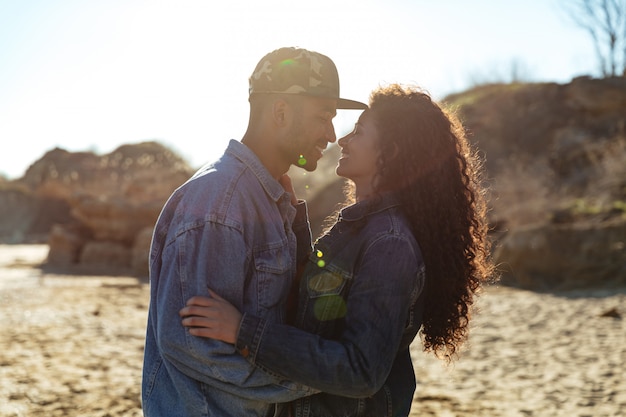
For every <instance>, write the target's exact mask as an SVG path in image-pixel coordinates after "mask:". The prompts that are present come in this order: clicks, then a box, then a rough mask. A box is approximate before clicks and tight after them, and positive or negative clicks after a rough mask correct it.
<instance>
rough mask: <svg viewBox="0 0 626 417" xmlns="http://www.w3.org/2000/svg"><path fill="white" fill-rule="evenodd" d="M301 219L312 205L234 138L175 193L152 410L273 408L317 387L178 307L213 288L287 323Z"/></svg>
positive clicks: (158, 246) (159, 246)
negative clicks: (260, 364) (300, 201)
mask: <svg viewBox="0 0 626 417" xmlns="http://www.w3.org/2000/svg"><path fill="white" fill-rule="evenodd" d="M296 215H298V216H299V219H295V217H296ZM294 221H295V224H304V227H306V228H308V221H307V220H306V207H305V206H304V207H300V210H299V211H298V210H297V209H295V208H294V207H293V206H292V205H291V203H290V198H289V195H288V194H287V193H285V191H284V190H283V188H282V187H281V185H280V184H279V183H278V182H277V181H276V180H275V179H274V178H273V177H272V176H271V175H270V174H269V172H268V171H267V170H266V169H265V168H264V167H263V165H262V164H261V163H260V161H259V160H258V158H257V157H256V156H255V155H254V153H253V152H252V151H250V150H249V149H248V148H247V147H246V146H245V145H243V144H241V143H240V142H237V141H234V140H233V141H231V142H230V143H229V146H228V148H227V150H226V152H225V154H224V155H223V157H222V158H221V159H220V160H218V161H217V162H215V163H213V164H211V165H207V166H205V167H203V168H201V169H200V170H199V171H198V172H197V173H196V174H195V175H194V176H193V177H192V178H191V179H190V180H189V181H187V182H186V183H185V184H184V185H182V186H181V187H180V188H179V189H177V190H176V191H175V192H174V193H173V194H172V196H171V197H170V198H169V200H168V202H167V203H166V205H165V206H164V208H163V210H162V212H161V215H160V216H159V220H158V221H157V224H156V227H155V230H154V235H153V240H152V247H151V250H150V309H149V315H148V326H147V335H146V346H145V354H144V367H143V382H142V402H143V409H144V414H145V415H146V416H150V417H153V416H167V417H171V416H244V415H245V416H266V415H268V413H269V414H271V413H272V412H273V409H274V406H273V405H272V403H274V402H285V401H290V400H293V399H295V398H299V397H302V396H303V395H307V394H311V393H314V392H317V391H314V390H312V389H310V388H308V387H303V386H300V385H298V384H295V383H293V382H290V381H287V380H285V379H283V378H278V377H276V376H275V375H271V374H269V373H267V372H264V371H262V370H260V369H258V368H257V367H255V366H254V365H253V364H251V363H249V362H248V361H246V360H245V359H244V358H243V357H242V356H241V355H239V354H236V351H235V348H234V346H233V345H230V344H227V343H223V342H219V341H215V340H211V339H206V338H201V337H195V336H191V335H190V334H189V332H188V331H187V330H186V329H185V328H184V327H183V326H182V324H181V318H180V317H179V315H178V311H179V310H180V309H181V308H182V307H184V305H185V303H186V301H187V300H188V299H189V298H191V297H192V296H195V295H208V291H207V287H208V288H211V289H213V290H215V291H216V292H217V293H218V294H220V295H221V296H222V297H224V298H225V299H227V300H229V301H230V302H231V303H233V304H234V305H235V306H236V307H237V308H238V309H239V310H240V311H242V312H245V313H248V314H254V315H256V316H258V317H260V318H262V319H263V320H267V322H269V323H282V322H283V321H284V320H285V314H286V300H287V295H288V292H289V288H290V286H291V285H292V280H293V277H294V276H295V271H296V237H295V234H294V230H293V229H292V226H293V225H294ZM308 246H309V247H310V243H309V245H308Z"/></svg>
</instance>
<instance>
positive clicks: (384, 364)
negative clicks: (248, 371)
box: [236, 236, 421, 397]
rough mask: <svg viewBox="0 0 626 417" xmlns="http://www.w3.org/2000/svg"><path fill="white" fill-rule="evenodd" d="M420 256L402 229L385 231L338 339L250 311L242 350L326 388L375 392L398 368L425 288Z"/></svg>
mask: <svg viewBox="0 0 626 417" xmlns="http://www.w3.org/2000/svg"><path fill="white" fill-rule="evenodd" d="M418 256H419V255H418V254H416V253H415V251H414V250H413V248H412V246H411V245H410V244H409V243H408V242H407V240H405V239H404V238H402V237H399V236H385V237H384V238H380V239H378V240H376V241H374V242H373V243H372V244H371V245H370V246H369V247H368V248H367V249H366V251H365V253H364V254H363V256H362V257H361V261H360V264H359V265H358V266H357V268H356V275H355V276H354V277H353V281H354V282H353V283H352V288H351V290H350V292H349V295H348V298H347V300H346V303H347V306H346V307H347V308H346V313H345V328H344V330H343V332H342V334H341V336H340V337H339V338H338V340H329V339H324V338H322V337H321V336H318V335H315V334H311V333H307V332H305V331H303V330H300V329H297V328H295V327H291V326H288V325H284V324H277V323H270V322H268V321H266V320H264V319H262V318H260V317H256V316H252V315H249V314H246V315H244V317H243V320H242V324H241V327H240V330H239V334H238V340H237V345H236V347H237V349H238V350H239V351H240V352H242V354H244V355H245V354H247V358H248V360H249V361H250V362H251V363H254V364H257V365H258V366H261V367H263V368H264V369H268V370H270V371H272V372H275V373H277V374H279V375H282V376H283V377H285V378H288V379H291V380H293V381H297V382H299V383H302V384H306V385H309V386H311V387H313V388H316V389H319V390H321V391H323V392H328V393H331V394H336V395H341V396H346V397H365V396H369V395H373V394H374V393H376V392H377V391H378V390H379V389H380V388H381V387H382V385H383V384H384V382H385V380H386V378H387V376H388V375H389V372H390V371H391V366H392V364H393V361H394V359H395V356H396V354H397V351H398V348H399V346H400V342H401V339H402V334H403V330H404V327H405V322H406V320H407V314H408V310H409V306H410V303H411V300H414V299H415V298H416V297H417V294H416V291H418V288H419V289H421V285H420V284H419V283H418V282H417V280H419V279H420V276H421V275H420V274H419V273H418V271H419V268H420V264H419V263H420V262H421V259H420V260H418ZM301 294H302V293H301Z"/></svg>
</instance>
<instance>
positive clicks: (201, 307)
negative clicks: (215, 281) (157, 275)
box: [178, 290, 242, 344]
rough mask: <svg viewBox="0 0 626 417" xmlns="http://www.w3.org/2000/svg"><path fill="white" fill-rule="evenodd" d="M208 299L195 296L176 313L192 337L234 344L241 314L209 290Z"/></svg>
mask: <svg viewBox="0 0 626 417" xmlns="http://www.w3.org/2000/svg"><path fill="white" fill-rule="evenodd" d="M209 294H210V295H211V298H209V297H202V296H195V297H192V298H190V299H189V301H187V306H186V307H184V308H183V309H182V310H180V312H179V313H178V314H179V315H180V316H181V317H183V320H182V324H183V326H185V327H188V328H189V333H190V334H192V335H194V336H200V337H207V338H210V339H216V340H221V341H223V342H227V343H232V344H235V342H236V341H237V332H238V331H239V325H240V323H241V317H242V314H241V313H240V312H239V310H237V308H236V307H235V306H233V305H232V304H230V303H229V302H228V301H226V300H224V299H223V298H222V297H220V296H219V295H217V294H216V293H215V292H213V291H211V290H209Z"/></svg>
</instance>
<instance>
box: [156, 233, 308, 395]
mask: <svg viewBox="0 0 626 417" xmlns="http://www.w3.org/2000/svg"><path fill="white" fill-rule="evenodd" d="M207 236H210V238H207ZM162 256H163V267H162V269H161V274H160V276H159V277H157V280H156V282H154V283H153V285H156V286H157V288H156V292H157V294H156V298H155V301H154V302H156V303H157V306H156V311H157V312H158V313H157V316H158V321H157V329H156V335H157V343H158V345H159V348H160V350H161V351H162V353H163V356H164V357H165V359H166V360H167V361H169V362H170V363H171V364H172V365H173V366H175V367H176V368H177V369H178V370H180V371H181V372H183V373H184V374H186V375H188V376H189V377H191V378H193V379H196V380H198V381H201V382H203V383H206V384H208V385H212V386H215V387H217V388H219V389H221V390H224V391H227V392H230V393H232V394H236V395H238V396H241V397H245V398H251V399H261V400H265V401H267V402H285V401H290V400H293V399H296V398H300V397H302V396H305V395H310V394H312V393H315V391H314V390H312V389H310V388H308V387H305V386H302V385H299V384H297V383H293V382H290V381H286V380H284V379H283V378H280V377H277V376H276V375H272V374H270V373H267V372H264V371H262V370H260V369H258V368H257V367H255V366H254V365H253V364H251V363H249V362H247V361H246V360H245V359H244V358H242V357H241V355H239V354H236V352H235V349H234V347H233V346H232V345H230V344H227V343H223V342H220V341H216V340H212V339H207V338H201V337H195V336H192V335H190V334H189V332H188V330H187V329H186V328H185V327H183V326H182V324H181V319H180V317H179V315H178V312H179V310H180V309H181V308H182V307H184V304H185V302H186V301H187V300H188V299H189V298H191V297H192V296H194V295H205V296H208V291H207V287H210V288H211V289H213V290H215V291H216V292H217V293H220V294H221V295H222V296H223V297H224V298H226V299H228V300H229V301H231V302H232V303H234V304H235V305H236V306H237V307H238V308H239V309H240V310H242V306H243V305H244V301H245V300H244V294H243V288H244V285H245V284H246V283H245V277H246V276H248V274H247V268H250V267H251V266H250V263H251V254H250V251H249V250H248V249H247V248H246V245H245V243H244V240H243V238H242V236H241V233H240V232H239V231H238V230H236V229H235V228H231V227H228V226H226V225H223V224H217V223H212V222H207V223H206V224H204V225H202V226H199V227H198V228H196V229H192V230H189V231H186V232H184V233H181V234H180V235H178V236H177V238H176V239H175V240H174V241H173V242H170V244H169V245H167V246H166V247H165V248H164V251H163V254H162Z"/></svg>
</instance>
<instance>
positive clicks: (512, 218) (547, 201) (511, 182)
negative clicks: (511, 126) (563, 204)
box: [490, 156, 560, 229]
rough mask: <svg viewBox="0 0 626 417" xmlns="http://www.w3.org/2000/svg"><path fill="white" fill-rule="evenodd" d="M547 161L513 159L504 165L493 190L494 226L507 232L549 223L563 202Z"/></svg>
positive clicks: (540, 159)
mask: <svg viewBox="0 0 626 417" xmlns="http://www.w3.org/2000/svg"><path fill="white" fill-rule="evenodd" d="M553 184H554V174H553V171H552V170H551V169H550V167H549V166H548V162H547V160H546V159H545V158H534V159H533V158H530V157H525V158H522V157H515V156H512V157H510V158H508V159H507V160H506V161H503V162H502V163H501V164H500V167H499V169H498V171H497V174H496V177H495V178H494V179H493V182H492V186H491V193H492V196H491V199H490V200H491V209H492V213H493V214H492V217H493V220H492V221H493V222H494V223H500V224H502V223H504V224H505V225H506V226H507V228H509V229H510V228H517V227H521V226H526V225H530V224H538V223H546V222H547V221H549V219H550V217H551V213H552V211H553V210H554V208H555V207H557V206H558V204H559V201H560V198H559V197H558V194H557V193H556V192H555V191H554V186H553Z"/></svg>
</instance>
